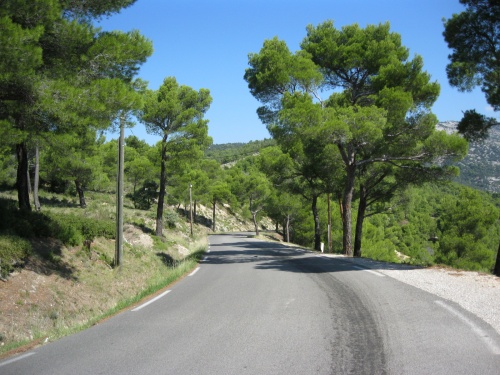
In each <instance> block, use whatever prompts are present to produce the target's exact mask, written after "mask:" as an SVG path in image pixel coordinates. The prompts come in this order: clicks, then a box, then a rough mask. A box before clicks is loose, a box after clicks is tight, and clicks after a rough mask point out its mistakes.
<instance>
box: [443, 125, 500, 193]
mask: <svg viewBox="0 0 500 375" xmlns="http://www.w3.org/2000/svg"><path fill="white" fill-rule="evenodd" d="M457 125H458V122H457V121H445V122H440V123H439V124H438V125H437V128H438V129H441V130H445V131H446V132H448V133H454V132H456V131H457ZM457 166H458V167H459V168H460V176H459V177H458V178H457V182H460V183H461V184H464V185H467V186H470V187H473V188H475V189H479V190H485V191H489V192H492V193H499V192H500V183H499V181H500V129H498V128H496V127H494V128H492V129H491V130H490V136H489V138H488V139H486V140H485V141H482V142H470V143H469V154H468V155H467V156H466V157H465V159H464V160H462V161H461V162H459V163H457Z"/></svg>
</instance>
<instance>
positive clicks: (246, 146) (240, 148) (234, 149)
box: [205, 139, 276, 164]
mask: <svg viewBox="0 0 500 375" xmlns="http://www.w3.org/2000/svg"><path fill="white" fill-rule="evenodd" d="M275 144H276V142H275V141H274V140H273V139H264V140H262V141H250V142H248V143H224V144H216V145H211V146H210V147H208V148H207V150H206V151H205V157H207V158H208V159H214V160H216V161H217V162H218V163H219V164H227V163H231V162H234V161H237V160H240V159H242V158H244V157H247V156H251V155H255V154H257V153H259V152H260V151H261V150H262V149H264V148H266V147H270V146H274V145H275Z"/></svg>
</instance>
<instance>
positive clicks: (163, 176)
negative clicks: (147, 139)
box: [156, 137, 167, 237]
mask: <svg viewBox="0 0 500 375" xmlns="http://www.w3.org/2000/svg"><path fill="white" fill-rule="evenodd" d="M166 142H167V138H166V137H164V138H163V143H162V145H161V172H160V193H159V195H158V208H157V209H156V235H157V236H159V237H161V236H163V205H164V202H165V192H166V186H167V167H166V163H167V145H166Z"/></svg>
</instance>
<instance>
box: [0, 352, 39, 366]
mask: <svg viewBox="0 0 500 375" xmlns="http://www.w3.org/2000/svg"><path fill="white" fill-rule="evenodd" d="M33 354H36V353H35V352H31V353H26V354H22V355H20V356H19V357H16V358H12V359H9V360H7V361H5V362H2V363H0V367H2V366H7V365H9V364H11V363H14V362H17V361H20V360H21V359H24V358H27V357H30V356H32V355H33Z"/></svg>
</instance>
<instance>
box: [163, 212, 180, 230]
mask: <svg viewBox="0 0 500 375" xmlns="http://www.w3.org/2000/svg"><path fill="white" fill-rule="evenodd" d="M164 217H165V224H166V225H167V227H169V228H170V229H173V228H175V226H176V225H177V223H178V222H179V221H180V217H179V214H178V213H177V212H175V211H172V210H166V211H165V214H164Z"/></svg>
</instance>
